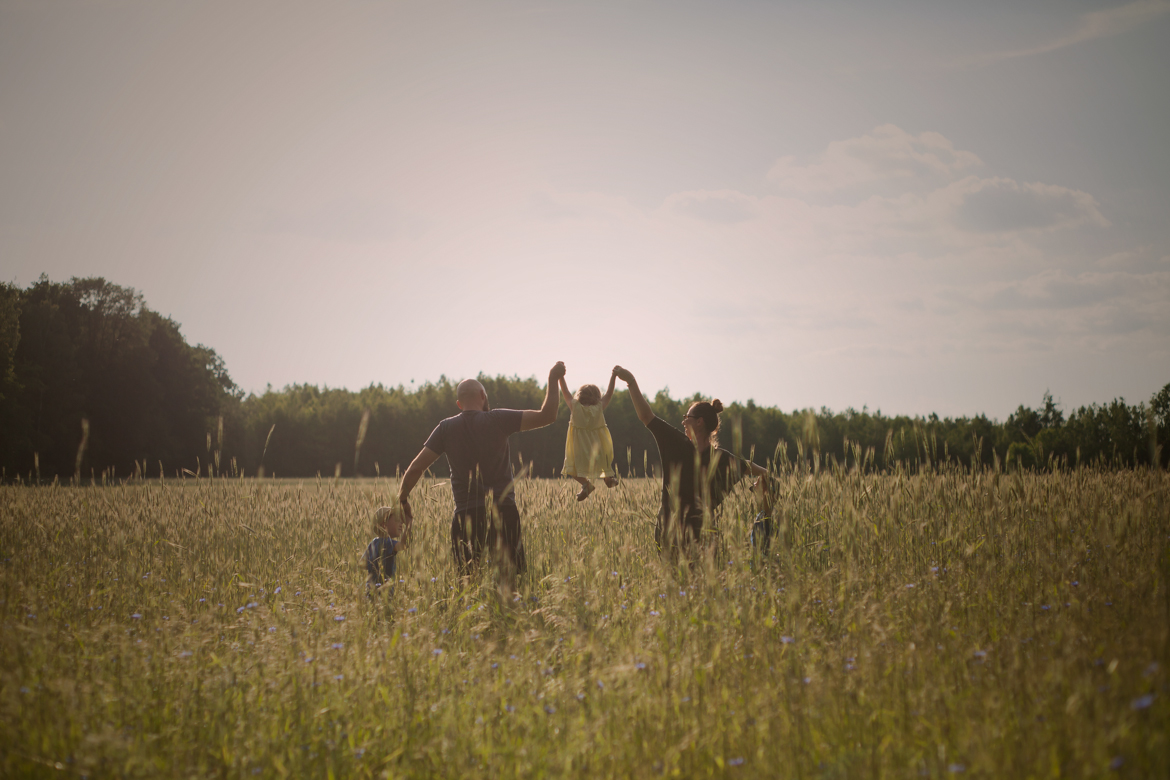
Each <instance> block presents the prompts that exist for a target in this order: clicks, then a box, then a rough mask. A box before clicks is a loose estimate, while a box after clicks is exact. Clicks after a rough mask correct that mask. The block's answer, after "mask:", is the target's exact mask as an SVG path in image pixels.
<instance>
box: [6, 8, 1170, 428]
mask: <svg viewBox="0 0 1170 780" xmlns="http://www.w3.org/2000/svg"><path fill="white" fill-rule="evenodd" d="M1168 40H1170V0H1134V1H1133V2H1083V1H1081V0H1061V1H1060V2H1029V3H1018V2H990V3H960V2H943V3H940V2H866V3H862V2H835V1H832V0H830V1H829V2H749V1H744V0H730V1H726V2H718V3H715V2H705V3H698V2H596V1H590V2H482V1H478V0H477V1H476V2H466V3H460V2H443V1H442V0H439V1H437V2H394V1H392V0H387V1H385V2H373V1H371V2H358V1H357V0H349V1H344V0H343V1H341V2H331V3H296V2H289V1H288V0H282V1H281V2H258V1H257V2H238V0H231V2H201V3H188V2H167V1H166V0H150V1H149V2H120V1H117V0H107V1H105V2H103V1H101V0H89V1H88V2H56V1H55V0H35V1H34V0H27V1H24V0H22V1H19V2H17V1H13V0H0V281H4V282H9V283H13V284H17V285H20V286H27V285H28V284H30V283H32V282H33V281H35V280H36V279H37V278H38V277H39V276H40V275H41V274H47V275H48V277H49V278H50V279H53V280H55V281H64V280H67V279H68V278H70V277H72V276H78V277H85V276H102V277H105V278H106V279H108V280H110V281H112V282H115V283H117V284H120V285H123V286H128V287H133V288H135V289H137V290H139V291H140V292H142V293H143V295H144V296H145V298H146V302H147V305H148V306H149V307H150V308H152V309H154V310H156V311H159V312H161V313H162V314H165V315H168V316H170V317H172V318H173V319H174V320H175V321H177V322H179V323H181V325H182V332H183V334H184V335H185V337H186V338H187V339H188V341H190V342H192V343H202V344H205V345H207V346H210V347H212V348H214V349H215V350H216V351H217V352H218V353H219V354H220V355H221V356H222V357H223V358H224V360H225V361H226V363H227V367H228V370H229V372H230V374H231V376H232V378H233V379H234V380H235V381H236V382H237V383H238V384H239V385H240V387H241V388H243V389H244V390H245V391H249V392H263V391H264V389H265V388H266V387H267V386H268V385H271V386H272V387H274V388H281V387H283V386H285V385H288V384H293V383H309V384H316V385H327V386H329V387H347V388H350V389H355V390H356V389H360V388H362V387H366V386H368V385H370V384H376V383H380V384H383V385H388V386H397V385H400V384H401V385H404V386H406V387H408V388H409V387H417V386H419V385H421V384H422V383H424V382H427V381H436V380H438V379H439V378H440V377H441V376H446V377H447V378H449V379H453V380H457V379H461V378H464V377H468V376H475V375H477V374H479V373H481V372H482V373H485V374H488V375H493V376H494V375H500V374H502V375H507V376H520V377H528V376H536V377H538V378H539V379H540V380H541V381H542V382H543V380H544V378H545V377H546V376H547V373H548V370H549V368H550V367H551V366H552V364H553V363H554V362H556V361H558V360H563V361H564V362H565V363H566V365H567V368H568V376H567V380H568V382H569V384H570V386H572V387H575V386H577V385H578V384H581V383H585V382H592V383H595V384H600V385H602V386H604V384H605V382H607V381H608V378H609V374H610V369H611V368H612V367H613V366H614V365H615V364H620V365H623V366H625V367H627V368H629V369H630V370H631V371H633V372H634V374H635V375H636V376H637V377H638V380H639V383H640V385H641V386H642V388H643V390H645V391H647V392H650V393H653V392H655V391H657V390H659V389H662V388H669V390H670V392H671V394H672V395H674V396H675V397H679V396H689V395H691V394H692V393H696V392H698V393H702V394H703V395H705V396H708V397H719V398H721V399H722V400H723V401H724V402H725V403H728V402H731V401H741V402H744V401H747V400H748V399H752V400H754V401H755V402H756V403H759V404H764V405H769V406H779V407H781V408H782V409H785V410H793V409H798V408H806V407H814V408H819V407H821V406H827V407H829V408H832V409H835V410H841V409H844V408H846V407H853V408H856V409H861V408H863V407H868V408H869V409H870V410H871V411H873V410H877V409H880V410H882V411H883V413H886V414H928V413H930V412H936V413H938V414H940V415H948V416H958V415H973V414H980V413H982V414H987V415H988V416H991V417H994V418H998V419H1003V418H1005V417H1006V416H1007V415H1008V414H1010V413H1011V412H1012V411H1013V410H1014V409H1015V408H1016V407H1017V406H1018V405H1020V404H1025V405H1028V406H1033V407H1035V406H1037V405H1039V404H1040V403H1041V398H1042V395H1043V393H1044V392H1045V391H1050V392H1051V393H1052V394H1053V396H1054V397H1055V398H1056V400H1057V401H1058V402H1060V403H1061V404H1062V406H1063V407H1065V408H1066V409H1073V408H1075V407H1077V406H1080V405H1082V404H1089V403H1093V402H1104V401H1109V400H1111V399H1113V398H1115V397H1119V396H1120V397H1124V398H1126V399H1127V400H1128V401H1129V402H1131V403H1136V402H1138V401H1142V400H1147V399H1149V397H1150V396H1151V395H1152V394H1153V393H1154V392H1156V391H1157V390H1159V389H1160V388H1161V387H1162V386H1163V385H1165V384H1166V383H1167V382H1170V338H1168V336H1170V144H1168V143H1167V142H1168V140H1170V89H1168V88H1167V86H1166V85H1167V84H1170V46H1167V45H1166V41H1168Z"/></svg>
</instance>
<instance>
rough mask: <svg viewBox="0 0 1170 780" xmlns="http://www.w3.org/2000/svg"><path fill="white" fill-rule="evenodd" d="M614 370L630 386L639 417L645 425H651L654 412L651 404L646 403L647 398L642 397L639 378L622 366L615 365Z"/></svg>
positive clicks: (631, 396) (631, 399)
mask: <svg viewBox="0 0 1170 780" xmlns="http://www.w3.org/2000/svg"><path fill="white" fill-rule="evenodd" d="M613 372H614V373H615V374H617V378H618V379H620V380H622V381H623V382H625V383H626V386H627V387H628V388H630V401H631V402H632V403H633V404H634V412H636V413H637V415H638V419H639V420H641V421H642V424H643V425H649V424H650V421H651V420H653V419H654V412H653V411H652V410H651V409H650V404H648V403H646V399H645V398H643V397H642V391H641V390H639V389H638V380H637V379H634V375H633V374H631V373H630V371H629V369H625V368H622V367H621V366H614V367H613Z"/></svg>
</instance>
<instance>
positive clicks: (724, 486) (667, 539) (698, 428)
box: [613, 366, 768, 550]
mask: <svg viewBox="0 0 1170 780" xmlns="http://www.w3.org/2000/svg"><path fill="white" fill-rule="evenodd" d="M613 372H614V374H616V375H617V377H618V378H619V379H621V380H622V381H623V382H625V383H626V385H627V386H628V387H629V389H630V400H631V401H632V402H633V404H634V411H635V412H636V413H637V415H638V419H639V420H641V421H642V424H643V425H645V426H646V428H647V429H649V431H650V433H651V434H652V435H653V436H654V441H655V443H656V444H657V445H658V455H659V457H660V458H661V460H662V506H661V507H660V508H659V510H658V523H657V524H656V525H655V527H654V540H655V541H656V542H657V543H658V547H659V549H661V548H662V547H663V546H666V545H669V546H670V548H671V549H672V550H673V549H674V548H675V547H676V546H679V545H686V544H688V543H689V542H692V541H696V542H697V541H698V540H699V534H700V532H701V531H702V530H703V515H704V512H705V511H706V512H714V511H715V510H716V509H718V508H719V505H720V504H721V503H723V497H724V495H725V494H726V493H727V491H728V490H730V489H731V487H732V486H733V485H734V484H735V483H736V482H738V481H739V480H740V478H742V477H744V476H746V475H747V474H753V475H755V476H756V477H757V478H758V479H757V480H756V482H755V484H754V485H753V488H755V487H759V486H760V485H761V484H762V483H764V480H766V478H767V476H768V470H767V469H765V468H764V467H763V466H757V465H756V464H755V463H752V462H751V461H749V460H744V459H743V458H738V457H736V456H735V455H733V454H732V453H730V452H728V451H727V450H724V449H720V448H719V446H718V439H717V437H716V435H717V434H718V432H719V413H720V412H722V411H723V404H722V403H720V402H719V399H715V400H714V401H711V402H710V403H708V402H707V401H699V402H698V403H695V404H691V408H690V409H688V410H687V413H686V415H685V416H684V417H683V420H682V423H683V430H682V431H680V430H679V429H678V428H675V427H674V426H672V425H669V424H667V423H666V422H665V421H664V420H663V419H662V418H660V417H658V416H656V415H655V414H654V412H653V411H652V410H651V409H650V404H648V403H646V399H645V398H643V397H642V391H641V390H639V389H638V382H637V380H636V379H634V375H633V374H632V373H630V372H629V371H628V370H626V369H624V368H622V367H621V366H614V369H613ZM684 431H685V433H684Z"/></svg>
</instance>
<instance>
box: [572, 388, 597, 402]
mask: <svg viewBox="0 0 1170 780" xmlns="http://www.w3.org/2000/svg"><path fill="white" fill-rule="evenodd" d="M576 398H577V400H578V401H580V402H581V405H582V406H597V405H598V404H599V403H601V388H600V387H598V386H597V385H581V386H580V387H578V388H577V393H576Z"/></svg>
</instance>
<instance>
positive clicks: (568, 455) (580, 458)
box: [560, 374, 618, 501]
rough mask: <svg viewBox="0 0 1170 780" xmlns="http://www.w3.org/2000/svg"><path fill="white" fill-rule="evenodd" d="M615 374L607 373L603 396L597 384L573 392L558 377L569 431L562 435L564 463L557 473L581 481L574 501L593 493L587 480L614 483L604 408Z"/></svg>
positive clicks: (611, 392) (614, 476)
mask: <svg viewBox="0 0 1170 780" xmlns="http://www.w3.org/2000/svg"><path fill="white" fill-rule="evenodd" d="M615 379H617V375H616V374H610V377H609V389H607V390H606V391H605V395H602V394H601V389H600V388H599V387H598V386H597V385H581V386H580V387H578V388H577V394H576V395H569V386H568V385H566V384H565V379H564V377H561V380H560V381H561V395H563V396H564V398H565V403H567V404H568V405H569V409H570V413H569V433H568V436H567V437H566V438H565V465H564V468H563V469H562V470H561V473H562V474H564V475H565V476H566V477H572V478H573V479H575V480H577V481H578V482H580V483H581V489H580V490H579V491H578V492H577V500H578V501H584V500H585V499H587V498H589V494H590V493H592V492H593V489H594V488H593V482H592V481H591V479H596V478H598V477H600V478H602V479H603V480H605V486H606V487H610V488H611V487H613V486H614V485H616V484H617V483H618V481H617V475H616V474H615V473H614V471H613V465H612V464H613V438H612V437H611V436H610V435H609V428H608V427H607V426H606V424H605V407H607V406H609V402H610V400H611V399H612V398H613V385H614V380H615Z"/></svg>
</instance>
